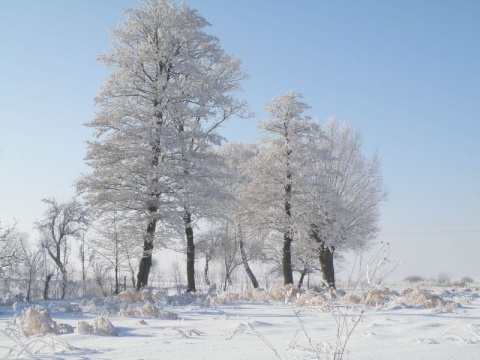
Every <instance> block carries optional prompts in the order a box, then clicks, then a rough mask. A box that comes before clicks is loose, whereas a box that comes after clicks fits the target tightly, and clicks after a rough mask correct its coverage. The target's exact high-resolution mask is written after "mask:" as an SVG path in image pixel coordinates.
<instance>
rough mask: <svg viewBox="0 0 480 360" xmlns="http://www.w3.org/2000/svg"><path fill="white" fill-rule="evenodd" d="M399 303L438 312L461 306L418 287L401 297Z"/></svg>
mask: <svg viewBox="0 0 480 360" xmlns="http://www.w3.org/2000/svg"><path fill="white" fill-rule="evenodd" d="M401 305H403V306H405V305H407V306H408V305H414V306H422V307H424V308H427V309H433V310H434V311H438V312H455V311H456V310H457V309H458V308H459V307H460V306H461V305H460V304H458V303H456V302H454V301H451V300H444V299H442V298H441V297H440V296H438V295H435V294H432V293H430V292H428V291H427V290H424V289H420V288H417V289H415V290H414V291H412V293H411V294H410V295H409V296H407V297H405V298H403V299H402V300H401Z"/></svg>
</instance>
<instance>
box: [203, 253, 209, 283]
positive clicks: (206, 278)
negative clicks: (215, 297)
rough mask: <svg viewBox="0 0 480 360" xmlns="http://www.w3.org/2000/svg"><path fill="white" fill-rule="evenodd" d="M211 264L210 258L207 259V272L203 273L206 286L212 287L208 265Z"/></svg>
mask: <svg viewBox="0 0 480 360" xmlns="http://www.w3.org/2000/svg"><path fill="white" fill-rule="evenodd" d="M209 263H210V256H208V255H207V256H206V257H205V270H204V272H203V274H204V276H205V284H206V285H207V286H208V287H210V279H209V278H208V264H209Z"/></svg>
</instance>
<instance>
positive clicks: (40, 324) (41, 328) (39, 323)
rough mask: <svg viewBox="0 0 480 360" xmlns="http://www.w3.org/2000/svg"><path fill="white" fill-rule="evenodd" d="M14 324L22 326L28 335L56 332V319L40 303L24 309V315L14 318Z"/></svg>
mask: <svg viewBox="0 0 480 360" xmlns="http://www.w3.org/2000/svg"><path fill="white" fill-rule="evenodd" d="M14 324H15V325H18V326H20V328H21V329H22V330H23V332H24V333H25V335H27V336H31V335H37V334H49V333H52V334H53V333H55V321H53V320H52V318H51V316H50V314H49V313H48V311H47V310H46V309H45V308H43V307H41V306H39V305H37V306H35V307H29V308H27V309H25V310H23V311H22V315H21V316H20V317H17V318H15V319H14Z"/></svg>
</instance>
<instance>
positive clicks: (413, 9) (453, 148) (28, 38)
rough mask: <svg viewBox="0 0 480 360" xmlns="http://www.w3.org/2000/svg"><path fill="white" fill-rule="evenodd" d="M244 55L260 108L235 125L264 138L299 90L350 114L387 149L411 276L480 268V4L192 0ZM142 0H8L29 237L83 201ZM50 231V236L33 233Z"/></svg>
mask: <svg viewBox="0 0 480 360" xmlns="http://www.w3.org/2000/svg"><path fill="white" fill-rule="evenodd" d="M186 4H187V5H189V6H190V7H192V8H196V9H198V10H199V11H200V13H201V14H202V15H203V16H204V17H205V18H206V19H207V20H208V21H209V22H210V23H211V24H212V26H211V27H210V28H209V32H211V33H213V34H214V35H216V36H218V37H219V38H220V41H221V44H222V45H223V46H224V48H225V49H226V50H227V51H228V52H230V53H232V54H234V55H236V56H238V57H240V58H241V59H242V61H243V64H244V68H246V69H247V70H248V72H249V74H250V79H249V80H248V81H246V82H245V83H244V90H245V91H244V93H243V94H242V96H243V97H244V98H245V99H246V100H247V101H248V102H249V104H250V107H251V109H252V111H254V112H255V113H256V117H255V118H253V119H250V120H237V119H233V120H232V121H230V123H228V124H227V125H226V127H225V129H224V134H225V135H226V136H227V138H228V139H229V140H232V141H246V142H253V141H255V138H256V137H257V136H258V132H257V131H256V130H255V123H256V122H257V121H259V120H261V119H263V118H264V117H265V113H264V111H263V104H264V103H265V102H266V101H269V100H271V98H272V97H274V96H276V95H280V94H283V93H284V92H285V91H287V90H295V91H298V92H300V93H302V94H303V95H304V100H305V102H307V103H308V104H310V105H311V106H312V109H311V111H310V115H312V116H315V117H318V118H319V119H320V120H321V121H324V120H326V119H327V118H329V117H331V116H336V117H337V118H338V119H340V120H347V121H349V122H350V123H351V124H352V125H353V126H356V127H358V128H359V129H360V130H361V131H362V133H363V136H364V149H365V152H366V153H367V154H372V153H373V152H374V151H376V150H377V151H378V153H379V155H380V157H381V158H382V163H383V173H384V179H385V184H386V185H387V187H388V188H389V189H390V198H389V201H388V202H387V203H386V204H385V205H384V206H383V207H382V221H381V225H382V233H381V234H380V239H381V240H384V241H388V242H390V244H391V257H392V258H394V259H399V260H402V261H403V265H402V266H401V267H400V268H399V269H398V270H397V272H396V276H397V277H399V278H402V277H404V276H406V275H410V274H420V275H424V276H428V277H436V276H437V275H438V274H439V273H442V272H443V273H447V274H450V275H451V276H452V277H462V276H465V275H468V276H479V277H480V269H479V268H478V259H477V258H478V254H479V253H480V206H479V204H480V190H479V184H480V141H479V139H478V138H479V135H480V121H479V120H480V88H479V85H480V46H479V41H478V34H480V22H479V21H478V16H479V15H480V2H478V1H453V0H452V1H442V0H439V1H437V0H436V1H388V2H387V1H380V0H378V1H368V0H367V1H353V0H351V1H323V0H299V1H295V2H293V1H284V0H262V1H258V0H242V1H220V0H190V1H186ZM136 5H137V2H136V1H134V0H115V1H113V0H112V1H98V0H82V1H77V0H43V1H38V0H16V1H1V2H0V52H1V56H0V84H1V87H0V125H1V127H0V221H2V223H4V224H9V223H12V222H13V219H17V220H18V224H19V228H20V229H21V230H24V231H30V230H31V229H32V227H33V222H34V221H35V219H38V218H40V217H41V216H42V213H43V208H42V203H41V199H42V198H45V197H50V196H54V197H56V198H58V199H68V198H69V197H71V196H73V195H74V189H73V188H72V183H73V182H74V180H75V179H76V178H77V177H78V176H79V174H80V173H81V172H85V171H87V170H88V169H87V168H86V166H85V165H84V164H83V156H84V154H85V144H84V143H85V141H86V140H88V139H89V137H90V130H88V129H86V128H84V127H82V124H83V123H85V122H87V121H89V120H91V119H92V118H93V116H94V104H93V99H94V97H95V96H96V95H97V94H98V92H99V89H100V86H101V84H102V83H103V82H104V81H105V79H106V76H107V70H106V68H105V67H104V66H103V65H102V64H101V63H99V62H97V61H96V57H97V55H98V54H99V53H102V52H105V51H107V50H108V47H109V43H110V37H109V35H108V33H107V29H108V28H112V27H115V26H116V24H117V23H118V22H119V21H121V20H123V18H124V17H123V13H122V8H125V7H132V6H136ZM33 237H35V235H33Z"/></svg>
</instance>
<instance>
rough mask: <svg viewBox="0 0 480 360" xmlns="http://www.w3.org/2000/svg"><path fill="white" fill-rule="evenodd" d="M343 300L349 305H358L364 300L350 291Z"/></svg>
mask: <svg viewBox="0 0 480 360" xmlns="http://www.w3.org/2000/svg"><path fill="white" fill-rule="evenodd" d="M343 302H344V303H345V304H347V305H357V304H360V303H361V302H362V299H361V298H360V296H358V295H355V294H354V293H349V294H347V295H345V296H344V298H343Z"/></svg>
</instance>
